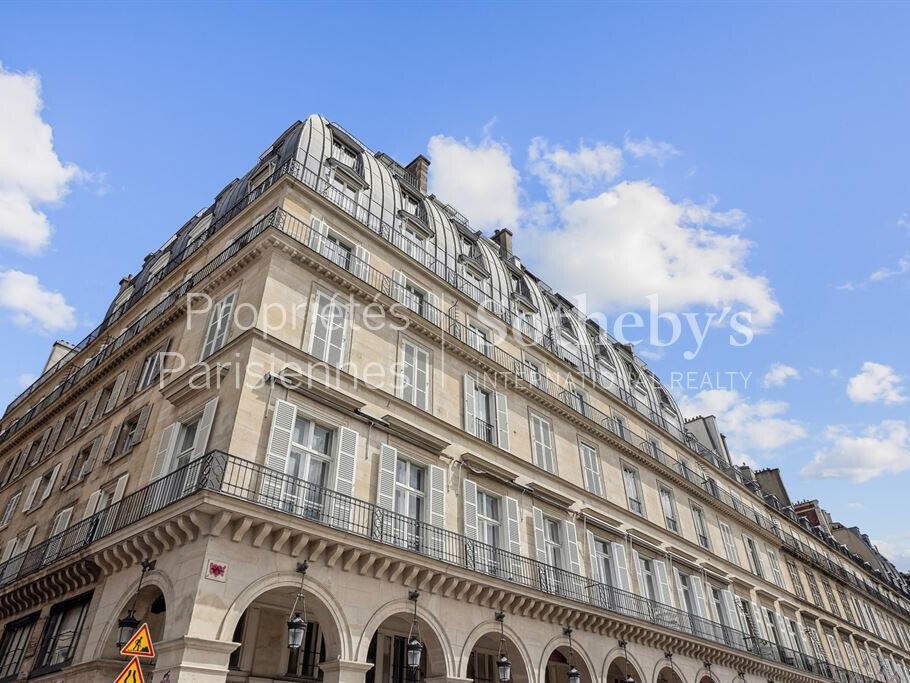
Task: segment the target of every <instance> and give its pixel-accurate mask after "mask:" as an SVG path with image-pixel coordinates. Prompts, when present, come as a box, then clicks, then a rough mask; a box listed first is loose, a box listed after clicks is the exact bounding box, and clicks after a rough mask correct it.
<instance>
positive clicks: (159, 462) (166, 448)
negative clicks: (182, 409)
mask: <svg viewBox="0 0 910 683" xmlns="http://www.w3.org/2000/svg"><path fill="white" fill-rule="evenodd" d="M179 433H180V423H179V422H172V423H171V424H169V425H168V426H167V427H165V428H164V430H162V432H161V442H160V443H159V444H158V453H157V455H156V456H155V468H154V470H153V471H152V480H155V479H158V478H160V477H163V476H164V475H165V474H167V473H168V470H170V467H171V458H172V457H173V455H174V448H175V446H176V445H177V435H178V434H179Z"/></svg>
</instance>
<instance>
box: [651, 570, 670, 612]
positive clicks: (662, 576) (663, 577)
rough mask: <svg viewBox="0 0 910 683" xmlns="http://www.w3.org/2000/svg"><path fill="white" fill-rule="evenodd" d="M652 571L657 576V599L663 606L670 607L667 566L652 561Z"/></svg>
mask: <svg viewBox="0 0 910 683" xmlns="http://www.w3.org/2000/svg"><path fill="white" fill-rule="evenodd" d="M654 571H655V573H656V574H657V589H658V591H659V592H660V597H659V598H658V599H659V600H660V601H661V602H662V603H663V604H665V605H669V606H671V607H672V605H673V599H672V598H671V597H670V578H669V576H668V575H667V565H666V564H664V562H663V561H662V560H654Z"/></svg>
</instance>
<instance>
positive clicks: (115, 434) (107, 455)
mask: <svg viewBox="0 0 910 683" xmlns="http://www.w3.org/2000/svg"><path fill="white" fill-rule="evenodd" d="M122 431H123V423H122V422H121V423H120V424H118V425H117V426H116V427H114V431H112V432H111V438H110V439H109V440H108V442H107V448H105V449H104V457H103V458H102V459H101V462H108V461H109V460H110V459H111V458H113V457H114V451H115V450H116V449H117V440H118V439H119V438H120V432H122Z"/></svg>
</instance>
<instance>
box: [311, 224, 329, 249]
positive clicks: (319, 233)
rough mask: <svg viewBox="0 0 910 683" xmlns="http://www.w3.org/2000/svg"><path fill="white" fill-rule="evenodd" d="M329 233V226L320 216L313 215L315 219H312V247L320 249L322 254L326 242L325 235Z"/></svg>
mask: <svg viewBox="0 0 910 683" xmlns="http://www.w3.org/2000/svg"><path fill="white" fill-rule="evenodd" d="M328 234H329V228H328V226H327V225H326V224H325V223H324V222H323V221H322V220H321V219H320V218H318V217H316V216H313V219H312V220H311V221H310V239H309V247H310V249H313V250H314V251H318V252H319V253H320V254H321V253H322V245H323V244H324V243H325V237H326V235H328Z"/></svg>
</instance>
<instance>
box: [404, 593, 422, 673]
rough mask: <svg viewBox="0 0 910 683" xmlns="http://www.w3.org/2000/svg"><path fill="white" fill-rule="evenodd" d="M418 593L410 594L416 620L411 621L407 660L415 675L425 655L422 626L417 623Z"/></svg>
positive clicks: (409, 597) (409, 598)
mask: <svg viewBox="0 0 910 683" xmlns="http://www.w3.org/2000/svg"><path fill="white" fill-rule="evenodd" d="M419 597H420V593H419V592H418V591H411V592H410V593H408V600H410V601H411V602H413V603H414V618H413V619H412V620H411V630H410V632H409V633H408V645H407V658H408V668H409V669H410V670H411V671H412V672H414V673H415V674H416V673H417V671H418V670H419V669H420V656H421V655H422V654H423V643H421V642H420V624H419V623H418V622H417V598H419Z"/></svg>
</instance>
